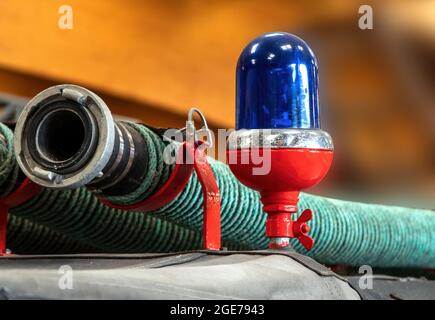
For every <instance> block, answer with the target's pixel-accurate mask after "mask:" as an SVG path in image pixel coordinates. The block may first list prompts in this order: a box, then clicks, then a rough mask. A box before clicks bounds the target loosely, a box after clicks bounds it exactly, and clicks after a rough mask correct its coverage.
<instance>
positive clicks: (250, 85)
mask: <svg viewBox="0 0 435 320" xmlns="http://www.w3.org/2000/svg"><path fill="white" fill-rule="evenodd" d="M317 69H318V68H317V60H316V57H315V56H314V53H313V51H312V50H311V49H310V47H309V46H308V45H307V44H306V43H305V42H304V41H303V40H302V39H300V38H298V37H296V36H294V35H292V34H289V33H285V32H274V33H268V34H265V35H262V36H260V37H258V38H256V39H254V40H253V41H252V42H250V43H249V44H248V45H247V46H246V47H245V49H244V50H243V51H242V53H241V55H240V57H239V60H238V63H237V89H236V91H237V97H236V129H237V130H239V129H273V128H276V129H278V128H309V129H316V128H320V120H319V102H318V74H317Z"/></svg>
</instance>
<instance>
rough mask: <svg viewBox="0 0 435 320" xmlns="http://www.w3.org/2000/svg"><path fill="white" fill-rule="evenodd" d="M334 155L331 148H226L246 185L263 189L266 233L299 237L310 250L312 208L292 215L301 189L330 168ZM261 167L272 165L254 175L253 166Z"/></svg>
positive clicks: (278, 245) (318, 178)
mask: <svg viewBox="0 0 435 320" xmlns="http://www.w3.org/2000/svg"><path fill="white" fill-rule="evenodd" d="M268 153H269V155H270V157H269V156H268ZM251 155H257V157H258V155H260V156H261V158H260V159H263V162H262V163H258V158H257V159H256V161H253V160H252V157H251ZM242 159H243V160H244V161H242ZM247 159H249V161H246V160H247ZM332 159H333V152H332V151H330V150H318V149H305V148H282V149H266V148H261V149H258V150H253V149H242V150H240V149H239V150H227V160H228V164H229V166H230V168H231V171H232V172H233V173H234V175H235V176H236V177H237V178H238V179H239V180H240V181H241V182H242V183H243V184H245V185H246V186H248V187H250V188H252V189H254V190H257V191H259V192H260V195H261V202H262V203H263V210H264V212H266V213H267V215H268V216H267V220H266V236H267V237H269V238H272V239H273V238H284V239H285V238H297V239H298V240H299V241H300V242H301V243H302V245H303V246H304V247H305V248H306V249H308V250H309V249H311V247H312V246H313V244H314V240H313V239H312V238H311V237H309V236H308V235H307V233H308V232H309V230H310V228H309V226H308V224H307V222H308V221H309V220H311V219H312V216H313V212H312V211H311V210H310V209H307V210H305V211H304V212H303V213H302V214H301V215H300V217H299V218H298V219H297V220H296V221H295V220H293V219H292V215H293V214H295V213H297V203H298V197H299V192H300V190H304V189H307V188H309V187H312V186H314V185H316V184H317V183H319V182H320V181H321V180H322V179H323V177H324V176H325V175H326V173H327V172H328V170H329V168H330V166H331V163H332ZM236 160H237V161H236ZM265 161H270V162H269V163H265ZM231 162H235V163H231ZM265 165H266V167H265ZM261 167H263V168H267V167H269V168H270V170H269V172H268V173H267V174H265V175H255V174H254V168H257V170H258V168H261ZM257 172H259V171H257ZM287 245H288V242H286V241H282V242H279V243H276V242H274V241H271V243H270V247H271V248H277V247H285V246H287Z"/></svg>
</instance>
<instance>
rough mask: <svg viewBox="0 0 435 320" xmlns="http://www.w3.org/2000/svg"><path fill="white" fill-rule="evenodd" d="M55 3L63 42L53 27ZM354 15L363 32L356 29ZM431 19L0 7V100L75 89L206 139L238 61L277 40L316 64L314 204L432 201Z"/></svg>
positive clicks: (407, 9) (394, 6)
mask: <svg viewBox="0 0 435 320" xmlns="http://www.w3.org/2000/svg"><path fill="white" fill-rule="evenodd" d="M64 4H68V5H70V6H71V7H72V9H73V29H72V30H61V29H59V28H58V19H59V17H60V14H59V13H58V9H59V7H60V6H61V5H64ZM362 4H369V5H371V6H372V7H373V10H374V30H360V29H359V28H358V19H359V16H360V15H359V14H358V8H359V6H360V5H362ZM434 17H435V2H434V1H419V2H418V4H417V3H416V2H415V1H364V3H361V2H360V1H354V0H348V1H339V0H337V1H285V0H283V1H274V0H269V1H259V0H254V1H175V0H174V1H140V0H122V1H121V0H112V1H105V0H94V1H86V0H70V1H65V0H62V1H58V0H38V1H36V0H25V1H14V0H2V1H0V92H5V93H9V94H16V95H22V96H29V97H30V96H32V95H34V94H36V93H37V92H39V91H41V90H43V89H45V88H46V87H48V86H50V85H53V84H58V83H75V84H80V85H83V86H86V87H89V88H90V89H92V90H94V91H96V92H97V93H99V94H100V95H101V96H102V97H103V98H104V99H105V100H106V101H107V103H108V105H109V106H110V107H111V109H112V110H113V111H114V112H116V113H118V114H122V115H126V116H130V117H134V118H138V119H140V120H141V121H144V122H147V123H149V124H152V125H155V126H183V125H184V119H185V114H186V112H187V110H188V109H189V107H191V106H198V107H200V109H201V110H202V111H203V112H204V113H205V114H206V116H207V118H208V120H209V122H210V124H211V125H212V127H213V128H231V127H233V126H234V101H235V98H234V97H235V65H236V62H237V58H238V55H239V53H240V51H241V50H242V49H243V47H244V45H246V43H248V42H249V41H250V40H251V39H252V38H254V37H256V36H258V35H260V34H262V33H265V32H269V31H288V32H292V33H295V34H297V35H300V36H301V37H303V38H304V39H305V40H306V41H307V42H308V43H309V44H310V46H311V47H312V48H313V50H314V52H315V53H316V55H317V57H318V60H319V66H320V86H321V89H320V90H321V91H320V95H321V108H322V115H323V119H322V120H323V121H322V125H323V128H324V129H325V130H327V131H329V132H331V133H332V135H333V137H334V141H335V144H336V161H335V164H334V169H333V171H332V172H331V174H330V175H329V176H328V179H327V181H326V182H325V184H323V185H322V186H321V188H322V189H319V192H323V191H322V190H324V189H326V192H329V191H328V190H345V191H346V192H350V191H351V190H353V189H354V190H355V191H356V192H357V193H358V194H361V193H367V194H369V195H370V194H372V195H379V197H380V198H382V197H384V198H390V197H393V196H394V195H398V194H399V195H403V194H404V195H407V197H409V198H414V199H420V198H422V199H435V164H434V162H435V161H434V159H435V148H434V145H435V143H434V142H435V114H434V112H435V109H434V108H435V106H434V101H435V100H434V96H433V92H434V90H433V89H434V84H435V76H434V71H435V61H434V58H433V57H434V51H435V50H434V48H435V19H434ZM335 192H336V193H337V192H338V194H340V191H335ZM369 198H371V199H374V198H373V196H369ZM399 202H400V201H399ZM434 202H435V200H434ZM420 203H421V202H420Z"/></svg>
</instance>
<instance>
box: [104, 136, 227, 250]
mask: <svg viewBox="0 0 435 320" xmlns="http://www.w3.org/2000/svg"><path fill="white" fill-rule="evenodd" d="M201 144H202V143H199V144H198V145H196V144H194V143H191V142H184V143H183V145H182V146H181V147H180V149H179V150H180V151H179V152H178V155H177V161H176V164H175V166H174V170H173V171H172V173H171V175H170V176H169V179H168V180H167V181H166V183H165V184H164V185H163V186H162V187H161V188H160V190H158V191H157V192H156V193H154V194H153V195H151V196H150V197H148V198H147V199H145V200H143V201H141V202H139V203H135V204H131V205H120V204H115V203H112V202H110V201H109V200H107V199H105V198H103V197H98V199H99V200H100V201H101V202H102V203H104V204H105V205H107V206H109V207H111V208H116V209H121V210H128V211H140V212H149V211H153V210H156V209H159V208H162V207H164V206H165V205H167V204H169V203H170V202H171V201H172V200H174V199H175V198H176V197H177V196H178V195H179V194H180V193H181V192H182V191H183V189H184V188H185V186H186V185H187V182H188V181H189V178H190V176H191V175H192V171H193V170H195V172H196V174H197V176H198V180H199V182H200V184H201V188H202V194H203V198H204V202H203V203H204V220H203V221H204V222H203V248H204V249H206V250H220V249H221V226H220V214H221V211H220V192H219V187H218V185H217V183H216V179H215V177H214V175H213V172H212V170H211V167H210V164H209V163H208V161H207V156H206V155H205V154H204V152H203V151H202V150H201V148H197V146H199V145H201Z"/></svg>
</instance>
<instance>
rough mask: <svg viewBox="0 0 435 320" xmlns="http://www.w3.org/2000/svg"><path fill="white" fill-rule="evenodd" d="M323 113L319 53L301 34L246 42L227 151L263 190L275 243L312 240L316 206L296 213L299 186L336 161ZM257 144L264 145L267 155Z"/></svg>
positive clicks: (235, 166)
mask: <svg viewBox="0 0 435 320" xmlns="http://www.w3.org/2000/svg"><path fill="white" fill-rule="evenodd" d="M319 116H320V115H319V98H318V74H317V61H316V57H315V56H314V53H313V51H312V50H311V49H310V47H308V45H307V44H306V43H305V42H304V41H303V40H302V39H300V38H298V37H296V36H294V35H291V34H289V33H285V32H274V33H268V34H265V35H262V36H260V37H258V38H256V39H254V40H253V41H251V42H250V43H249V44H248V45H247V46H246V47H245V49H243V51H242V53H241V54H240V57H239V61H238V63H237V87H236V130H235V131H233V132H232V133H231V134H230V136H229V137H228V142H227V157H228V158H227V159H228V165H229V166H230V169H231V171H232V172H233V174H234V175H235V176H236V177H237V178H238V179H239V180H240V181H241V182H242V183H243V184H244V185H246V186H248V187H250V188H252V189H254V190H257V191H259V192H260V195H261V202H262V203H263V211H264V212H266V213H267V220H266V236H267V237H268V238H269V239H270V241H269V247H270V248H283V247H287V246H289V245H290V239H292V238H297V239H298V240H299V241H300V242H301V244H302V245H303V246H304V247H305V248H306V249H307V250H309V249H311V247H312V246H313V244H314V239H312V238H311V237H310V236H309V235H308V232H309V229H310V228H309V226H308V224H307V222H308V221H309V220H311V218H312V216H313V212H312V211H311V210H310V209H306V210H305V211H303V212H302V213H301V214H300V216H299V217H298V219H297V220H293V217H292V215H293V214H296V213H297V212H298V210H297V203H298V199H299V193H300V191H301V190H305V189H307V188H310V187H312V186H314V185H316V184H318V183H319V182H320V181H321V180H322V179H323V178H324V176H325V175H326V173H327V172H328V170H329V168H330V166H331V164H332V159H333V143H332V139H331V136H330V135H329V134H328V133H327V132H325V131H323V130H321V129H320V119H319ZM254 150H257V151H262V153H261V154H262V155H263V156H264V159H263V162H262V161H258V160H259V159H258V158H255V157H254V156H256V155H259V154H260V152H259V153H256V152H253V151H254ZM266 151H267V152H266ZM259 163H260V164H259ZM262 165H263V167H262V170H259V168H260V167H261V166H262Z"/></svg>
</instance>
